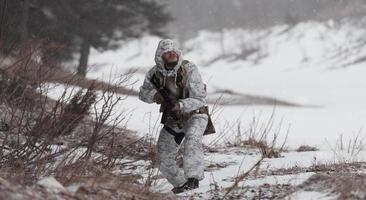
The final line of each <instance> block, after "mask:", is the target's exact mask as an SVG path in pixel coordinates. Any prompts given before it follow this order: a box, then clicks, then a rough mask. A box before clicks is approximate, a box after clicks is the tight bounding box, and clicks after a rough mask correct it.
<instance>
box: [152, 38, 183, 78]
mask: <svg viewBox="0 0 366 200" xmlns="http://www.w3.org/2000/svg"><path fill="white" fill-rule="evenodd" d="M168 51H174V52H175V53H177V54H178V63H177V65H176V66H175V67H174V69H172V70H166V69H165V67H164V61H163V59H162V57H161V56H162V55H163V54H164V53H165V52H168ZM182 61H183V56H182V52H181V51H180V50H179V49H178V47H177V44H176V43H175V42H174V41H173V40H170V39H164V40H161V41H160V42H159V45H158V48H157V49H156V53H155V63H156V66H157V69H158V70H159V71H160V72H161V73H162V74H163V75H164V76H165V77H167V76H169V77H171V76H175V75H176V74H177V71H178V69H179V67H180V66H181V64H182Z"/></svg>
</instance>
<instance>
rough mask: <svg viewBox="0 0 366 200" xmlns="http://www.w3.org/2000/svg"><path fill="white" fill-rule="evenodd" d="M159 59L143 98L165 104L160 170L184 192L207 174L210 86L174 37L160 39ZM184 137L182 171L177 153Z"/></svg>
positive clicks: (145, 81)
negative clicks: (205, 151) (205, 137)
mask: <svg viewBox="0 0 366 200" xmlns="http://www.w3.org/2000/svg"><path fill="white" fill-rule="evenodd" d="M155 63H156V65H155V66H154V67H153V68H151V69H150V70H149V71H148V73H147V75H146V77H145V80H144V83H143V85H142V86H141V87H140V93H139V98H140V99H141V100H142V101H144V102H146V103H154V102H155V103H157V104H160V105H161V107H160V111H161V112H163V116H162V121H161V122H162V124H164V128H163V129H162V130H161V132H160V135H159V139H158V144H157V160H158V165H159V170H160V171H161V173H162V174H163V176H165V177H166V178H167V180H168V181H169V183H171V184H172V185H173V186H174V188H173V189H172V191H173V192H174V193H181V192H184V191H186V190H192V189H195V188H198V187H199V181H200V180H202V179H203V178H204V159H203V146H202V137H203V135H204V133H205V134H209V133H213V132H214V128H213V126H212V123H211V120H210V117H209V115H208V108H207V106H205V104H206V100H205V98H206V86H205V84H203V82H202V79H201V75H200V74H199V72H198V69H197V66H196V65H194V64H193V63H191V62H189V61H186V60H183V57H182V53H181V51H180V50H179V49H178V48H177V46H176V43H175V42H173V41H172V40H170V39H164V40H161V41H160V42H159V45H158V48H157V50H156V54H155ZM208 124H209V126H208ZM184 137H185V140H184V153H183V169H184V171H182V170H181V169H180V168H178V166H177V165H176V161H175V157H176V153H177V150H178V147H179V145H180V143H181V142H182V140H183V138H184Z"/></svg>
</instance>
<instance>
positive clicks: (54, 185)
mask: <svg viewBox="0 0 366 200" xmlns="http://www.w3.org/2000/svg"><path fill="white" fill-rule="evenodd" d="M37 184H38V185H40V186H43V187H45V188H47V189H49V190H53V191H65V188H64V186H63V185H62V184H61V183H59V182H58V181H57V180H56V179H55V178H54V177H53V176H49V177H44V178H42V179H41V180H39V181H38V182H37Z"/></svg>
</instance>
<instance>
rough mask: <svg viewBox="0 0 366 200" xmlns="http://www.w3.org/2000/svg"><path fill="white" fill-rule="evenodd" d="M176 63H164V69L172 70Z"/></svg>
mask: <svg viewBox="0 0 366 200" xmlns="http://www.w3.org/2000/svg"><path fill="white" fill-rule="evenodd" d="M177 64H178V62H172V63H166V64H164V67H165V69H166V70H172V69H174V67H175V66H177Z"/></svg>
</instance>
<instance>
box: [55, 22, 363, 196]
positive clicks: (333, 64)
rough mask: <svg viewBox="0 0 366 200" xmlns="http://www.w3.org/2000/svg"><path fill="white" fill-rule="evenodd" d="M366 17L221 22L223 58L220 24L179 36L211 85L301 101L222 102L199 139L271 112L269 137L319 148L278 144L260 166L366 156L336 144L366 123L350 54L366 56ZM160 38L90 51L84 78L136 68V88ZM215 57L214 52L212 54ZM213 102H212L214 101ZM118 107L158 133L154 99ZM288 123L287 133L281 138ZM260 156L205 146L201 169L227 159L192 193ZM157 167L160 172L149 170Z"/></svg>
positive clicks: (133, 124) (357, 66) (159, 187)
mask: <svg viewBox="0 0 366 200" xmlns="http://www.w3.org/2000/svg"><path fill="white" fill-rule="evenodd" d="M364 21H365V19H364V20H363V22H362V23H365V22H364ZM362 23H359V22H352V21H349V20H344V21H341V22H334V21H329V22H323V23H318V22H304V23H300V24H298V25H296V26H295V27H288V26H275V27H272V28H269V29H266V30H240V29H236V30H225V35H226V37H225V38H224V45H225V50H226V52H225V53H226V57H222V55H221V53H222V52H221V49H220V40H219V37H220V35H219V33H215V32H208V31H201V32H200V34H199V35H198V36H197V37H196V38H192V39H191V40H189V41H187V42H186V43H185V44H183V45H182V46H183V48H184V50H185V58H186V59H188V60H191V61H193V62H194V63H196V64H198V66H199V69H200V71H201V74H202V77H203V80H204V81H205V82H206V83H207V84H208V91H209V93H212V92H215V91H216V90H217V89H229V90H232V91H234V92H237V93H242V94H250V95H258V96H266V97H272V98H275V99H276V98H277V99H280V100H284V101H287V102H290V103H297V104H300V105H304V106H302V107H288V106H287V107H285V106H258V105H256V106H244V105H235V106H234V105H233V106H220V110H216V112H215V114H214V115H213V119H214V124H215V126H216V129H217V130H218V133H216V134H213V135H209V136H205V137H204V144H205V145H209V144H211V143H212V142H214V141H219V142H221V143H224V142H226V141H233V140H234V139H235V137H236V135H237V127H238V125H239V124H240V127H241V128H242V130H241V131H242V133H243V134H246V133H248V131H249V129H250V128H251V125H252V123H253V119H254V120H255V121H257V122H258V123H259V126H263V125H265V124H266V123H267V122H268V121H269V120H270V118H271V116H272V114H274V130H273V131H272V132H270V136H271V135H272V136H273V134H275V133H279V134H280V135H279V139H278V141H277V143H278V145H280V144H282V143H283V142H285V139H287V140H286V147H288V148H289V149H290V150H291V149H296V148H297V147H299V146H300V145H310V146H316V147H318V148H320V149H321V150H320V151H315V152H294V151H289V152H287V153H283V157H281V158H277V159H265V160H264V161H263V163H262V164H261V169H262V170H265V169H271V170H275V169H280V168H292V167H296V166H299V167H310V166H312V165H314V164H322V163H323V164H326V163H342V162H356V161H365V160H366V151H365V150H364V149H362V146H363V145H362V144H361V145H359V146H357V145H356V146H353V147H351V149H352V148H353V149H355V150H356V153H352V152H350V151H347V147H345V148H340V147H339V144H338V143H339V142H340V134H342V142H343V143H344V144H348V142H349V140H351V141H354V140H355V138H356V137H361V138H363V137H364V136H365V132H364V131H363V130H362V129H361V128H362V127H363V126H365V125H366V104H365V102H366V94H365V93H364V91H365V88H366V79H365V78H364V75H365V74H366V68H365V67H364V66H365V65H366V63H365V62H360V63H355V62H356V61H357V60H359V59H361V58H364V57H366V48H364V46H365V44H366V41H365V39H364V35H365V34H366V30H365V29H364V28H363V27H362ZM159 40H160V39H159V38H157V37H151V36H146V37H144V38H142V39H139V40H132V41H128V42H124V43H123V45H122V48H120V49H118V50H115V51H107V52H104V53H98V52H96V51H92V54H91V59H90V63H92V67H91V69H90V71H89V72H88V74H87V76H88V78H93V79H100V80H103V81H109V80H111V79H113V78H116V77H118V76H120V75H121V74H124V73H126V72H128V71H130V70H137V71H136V73H135V75H134V76H133V80H132V81H137V82H136V84H135V85H133V86H132V87H133V89H135V90H138V88H139V86H140V85H141V84H142V81H143V79H144V75H145V73H146V72H147V70H148V69H149V68H150V67H152V66H153V64H154V54H155V48H156V46H157V44H158V42H159ZM244 47H245V48H244ZM244 50H255V51H254V53H252V54H250V55H248V57H247V58H246V59H241V58H238V59H236V57H238V55H239V54H240V53H242V52H243V51H244ZM220 56H221V57H220ZM216 58H220V59H217V60H216V61H213V60H214V59H216ZM64 87H65V86H63V85H57V86H55V87H54V89H52V90H51V96H52V97H54V98H57V97H58V96H59V95H60V93H61V91H62V90H63V89H64ZM213 107H214V106H213V105H210V109H211V110H212V109H213ZM115 112H116V113H118V112H125V113H126V115H127V119H128V121H127V126H128V128H129V129H132V130H135V131H136V134H137V135H138V136H139V137H140V136H146V135H148V136H152V137H153V138H157V135H158V132H159V128H160V125H159V117H160V114H159V106H158V105H156V104H146V103H143V102H141V101H140V100H138V98H137V97H135V96H130V97H128V98H127V99H125V100H124V101H122V102H120V103H119V104H118V106H117V108H116V110H115ZM287 129H289V135H288V136H287V138H286V133H287ZM259 131H260V130H259ZM243 136H244V135H243ZM218 137H220V138H219V139H218ZM358 150H359V152H358ZM258 159H259V154H258V152H250V151H249V152H248V151H247V150H238V149H230V150H228V151H227V152H226V153H225V152H223V151H220V152H217V153H206V155H205V165H206V169H208V166H210V165H212V164H213V165H215V164H220V165H223V166H225V167H223V168H218V169H214V170H210V171H205V177H206V178H205V179H204V180H203V181H202V182H200V188H199V189H197V190H194V192H193V193H195V194H199V193H206V192H207V191H209V190H210V189H211V187H212V184H213V183H217V184H218V185H219V187H222V188H225V187H229V186H231V185H232V184H233V180H234V177H236V176H237V175H238V174H240V173H243V172H245V171H247V170H248V169H250V168H251V167H252V165H253V164H254V163H256V162H257V160H258ZM134 165H137V166H140V167H138V168H137V169H133V168H132V170H131V171H128V172H133V173H136V174H142V175H143V177H144V178H145V179H147V178H148V176H149V173H148V171H149V170H148V169H147V168H146V166H148V165H149V163H148V162H146V161H140V162H139V163H134ZM123 173H125V172H123ZM153 174H158V172H157V171H154V172H153ZM311 175H313V173H310V172H309V173H299V174H295V175H276V176H265V177H263V178H259V179H249V180H246V181H244V182H242V183H241V184H243V185H251V186H258V185H262V184H264V183H269V184H276V183H283V184H285V183H290V184H291V185H295V186H296V185H299V184H301V183H302V182H303V181H304V180H306V179H307V178H309V177H310V176H311ZM170 189H171V186H170V185H169V184H168V183H167V182H166V180H165V179H159V180H158V182H157V183H156V185H154V187H153V190H154V191H159V192H170ZM184 195H187V194H184ZM203 198H205V196H203ZM336 198H337V197H336V196H334V195H333V196H332V195H330V194H327V193H321V192H315V191H297V192H296V193H294V194H293V195H292V196H291V199H323V200H326V199H336Z"/></svg>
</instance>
